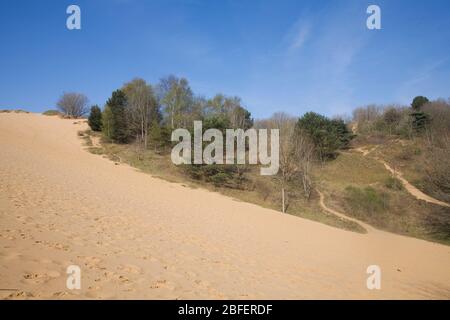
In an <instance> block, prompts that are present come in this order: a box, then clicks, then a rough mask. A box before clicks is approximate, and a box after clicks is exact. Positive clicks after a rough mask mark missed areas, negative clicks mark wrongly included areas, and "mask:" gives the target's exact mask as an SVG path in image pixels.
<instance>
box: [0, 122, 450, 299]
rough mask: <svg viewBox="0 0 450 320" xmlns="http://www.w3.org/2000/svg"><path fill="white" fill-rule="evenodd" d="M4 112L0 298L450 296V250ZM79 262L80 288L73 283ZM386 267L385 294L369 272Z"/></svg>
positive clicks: (71, 127) (73, 129) (0, 126)
mask: <svg viewBox="0 0 450 320" xmlns="http://www.w3.org/2000/svg"><path fill="white" fill-rule="evenodd" d="M74 122H75V121H73V120H61V119H59V118H57V117H46V116H42V115H38V114H0V152H1V157H0V230H1V231H0V235H1V237H0V289H1V290H0V297H2V298H30V299H104V298H111V299H115V298H123V299H129V298H139V299H141V298H142V299H197V298H199V299H202V298H205V299H311V298H318V299H328V298H340V299H390V298H393V299H400V298H413V299H429V298H433V299H436V298H444V299H448V298H450V247H448V246H444V245H440V244H436V243H431V242H426V241H422V240H418V239H413V238H408V237H403V236H399V235H394V234H391V233H387V232H382V231H379V230H371V232H369V233H367V234H358V233H353V232H348V231H344V230H340V229H336V228H332V227H329V226H326V225H322V224H319V223H316V222H312V221H309V220H305V219H301V218H298V217H294V216H290V215H286V214H282V213H280V212H276V211H273V210H269V209H264V208H260V207H258V206H256V205H252V204H247V203H243V202H239V201H235V200H233V199H231V198H228V197H225V196H223V195H220V194H217V193H213V192H209V191H206V190H202V189H191V188H187V187H184V186H183V185H180V184H174V183H170V182H166V181H163V180H160V179H157V178H153V177H152V176H150V175H147V174H144V173H141V172H138V171H137V170H136V169H133V168H131V167H129V166H127V165H124V164H120V165H115V164H114V162H112V161H109V160H107V159H104V158H102V157H101V156H98V155H94V154H91V153H89V152H88V151H86V150H85V148H84V147H83V146H82V140H81V139H80V138H79V137H78V136H77V132H78V131H79V130H82V129H85V128H86V127H87V125H86V123H82V122H77V123H76V124H75V123H74ZM69 265H78V266H80V268H81V289H80V290H69V289H67V287H66V279H67V274H66V269H67V267H68V266H69ZM369 265H379V266H380V267H381V272H382V278H381V289H380V290H368V289H367V287H366V279H367V277H368V275H367V274H366V269H367V267H368V266H369Z"/></svg>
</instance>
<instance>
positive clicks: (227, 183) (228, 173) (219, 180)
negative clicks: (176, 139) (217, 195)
mask: <svg viewBox="0 0 450 320" xmlns="http://www.w3.org/2000/svg"><path fill="white" fill-rule="evenodd" d="M183 169H184V171H185V173H186V174H187V175H188V176H189V177H190V178H192V179H194V180H201V181H204V182H206V183H212V184H214V185H215V186H216V187H227V188H234V189H242V188H243V187H244V186H243V182H244V181H245V177H244V173H245V172H246V170H245V168H239V166H237V165H216V164H213V165H203V164H202V165H198V164H192V165H185V166H183Z"/></svg>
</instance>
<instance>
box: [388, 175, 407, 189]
mask: <svg viewBox="0 0 450 320" xmlns="http://www.w3.org/2000/svg"><path fill="white" fill-rule="evenodd" d="M384 185H385V187H386V188H388V189H391V190H398V191H400V190H403V184H402V182H401V181H400V180H398V179H397V178H394V177H389V178H387V179H386V181H385V182H384Z"/></svg>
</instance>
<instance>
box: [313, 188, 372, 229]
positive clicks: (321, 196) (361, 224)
mask: <svg viewBox="0 0 450 320" xmlns="http://www.w3.org/2000/svg"><path fill="white" fill-rule="evenodd" d="M316 191H317V193H318V194H319V197H320V200H319V204H320V206H321V207H322V209H324V210H325V211H327V212H329V213H331V214H334V215H335V216H338V217H340V218H342V219H344V220H350V221H353V222H356V223H357V224H359V225H360V226H362V227H363V228H364V229H366V231H368V232H373V231H374V230H376V229H375V228H374V227H372V226H371V225H368V224H367V223H365V222H362V221H360V220H358V219H355V218H352V217H350V216H348V215H346V214H343V213H341V212H339V211H336V210H334V209H332V208H330V207H328V206H327V205H326V204H325V196H324V195H323V193H322V192H321V191H320V190H319V189H316Z"/></svg>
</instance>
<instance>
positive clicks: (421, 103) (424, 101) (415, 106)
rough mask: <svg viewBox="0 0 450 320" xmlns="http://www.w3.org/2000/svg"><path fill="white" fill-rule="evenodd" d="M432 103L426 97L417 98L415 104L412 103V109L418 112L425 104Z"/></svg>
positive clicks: (414, 100)
mask: <svg viewBox="0 0 450 320" xmlns="http://www.w3.org/2000/svg"><path fill="white" fill-rule="evenodd" d="M428 102H430V101H429V100H428V98H427V97H424V96H417V97H415V98H414V99H413V102H412V103H411V108H413V110H415V111H418V110H420V108H422V107H423V106H424V105H425V104H427V103H428Z"/></svg>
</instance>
